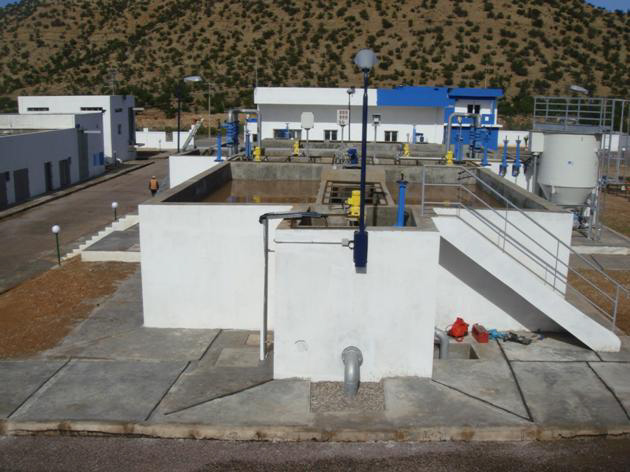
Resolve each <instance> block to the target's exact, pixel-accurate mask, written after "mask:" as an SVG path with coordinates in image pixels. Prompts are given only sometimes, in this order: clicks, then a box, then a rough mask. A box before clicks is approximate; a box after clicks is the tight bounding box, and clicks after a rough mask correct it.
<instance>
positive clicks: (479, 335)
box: [472, 323, 488, 344]
mask: <svg viewBox="0 0 630 472" xmlns="http://www.w3.org/2000/svg"><path fill="white" fill-rule="evenodd" d="M472 335H473V337H474V338H475V339H476V340H477V342H478V343H482V344H485V343H487V342H488V331H487V330H486V328H484V327H483V325H480V324H479V323H475V324H474V325H473V327H472Z"/></svg>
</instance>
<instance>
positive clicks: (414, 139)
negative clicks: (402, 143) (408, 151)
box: [411, 125, 416, 144]
mask: <svg viewBox="0 0 630 472" xmlns="http://www.w3.org/2000/svg"><path fill="white" fill-rule="evenodd" d="M411 142H412V143H413V144H416V125H413V134H412V139H411Z"/></svg>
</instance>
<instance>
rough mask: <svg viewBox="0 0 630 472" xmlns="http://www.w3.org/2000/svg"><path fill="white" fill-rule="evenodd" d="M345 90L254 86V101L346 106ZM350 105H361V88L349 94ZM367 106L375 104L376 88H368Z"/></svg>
mask: <svg viewBox="0 0 630 472" xmlns="http://www.w3.org/2000/svg"><path fill="white" fill-rule="evenodd" d="M346 90H347V89H346V88H326V87H256V88H255V89H254V103H255V104H257V105H333V106H336V107H340V108H344V107H345V108H347V107H348V93H347V92H346ZM350 105H351V106H356V107H361V106H362V105H363V90H362V89H356V91H355V93H354V94H353V95H351V96H350ZM368 106H376V89H373V88H369V89H368ZM303 111H306V110H303ZM263 119H266V118H263Z"/></svg>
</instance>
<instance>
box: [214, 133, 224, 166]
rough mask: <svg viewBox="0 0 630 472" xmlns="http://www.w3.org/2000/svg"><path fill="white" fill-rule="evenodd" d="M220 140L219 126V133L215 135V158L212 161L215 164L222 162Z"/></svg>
mask: <svg viewBox="0 0 630 472" xmlns="http://www.w3.org/2000/svg"><path fill="white" fill-rule="evenodd" d="M221 140H222V137H221V126H219V132H218V133H217V158H216V159H215V160H214V161H215V162H221V161H223V159H221V152H222V150H221V145H222V143H221Z"/></svg>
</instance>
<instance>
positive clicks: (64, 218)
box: [0, 159, 168, 293]
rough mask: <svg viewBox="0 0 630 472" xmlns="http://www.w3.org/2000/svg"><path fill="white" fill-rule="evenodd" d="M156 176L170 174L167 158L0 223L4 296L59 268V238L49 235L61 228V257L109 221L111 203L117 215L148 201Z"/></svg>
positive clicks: (0, 285) (0, 282)
mask: <svg viewBox="0 0 630 472" xmlns="http://www.w3.org/2000/svg"><path fill="white" fill-rule="evenodd" d="M152 175H155V176H156V177H158V179H163V178H164V177H165V176H167V175H168V160H166V159H158V160H155V162H154V163H153V164H152V165H149V166H146V167H143V168H140V169H138V170H135V171H133V172H130V173H127V174H125V175H120V176H118V177H116V178H114V179H110V180H106V181H104V182H102V183H100V184H98V185H94V186H91V187H89V188H86V189H83V190H80V191H78V192H74V193H72V194H70V195H67V196H65V197H63V198H60V199H57V200H54V201H50V202H48V203H46V204H44V205H41V206H38V207H35V208H31V209H29V210H26V211H24V212H22V213H19V214H17V215H15V216H12V217H9V218H5V219H3V220H1V221H0V247H1V248H2V251H1V255H0V293H2V292H4V291H6V290H8V289H10V288H12V287H14V286H15V285H17V284H19V283H20V282H22V281H24V280H26V279H28V278H31V277H33V276H34V275H37V274H39V273H41V272H43V271H45V270H47V269H49V268H50V267H52V266H53V265H54V264H56V254H55V240H54V237H53V235H52V233H51V231H50V228H51V226H52V225H54V224H58V225H60V226H61V233H60V240H61V245H62V254H66V253H68V252H70V251H71V250H72V249H73V248H74V247H75V246H78V244H79V243H80V242H81V241H82V239H85V238H86V237H89V236H91V235H92V234H94V233H96V232H97V231H99V230H100V229H102V228H103V227H104V226H106V225H108V224H109V223H111V221H112V218H113V214H112V209H111V203H112V201H117V202H118V205H119V207H118V214H119V215H124V214H126V213H130V212H136V211H137V207H138V204H139V203H142V202H143V201H145V200H147V199H148V198H150V196H151V194H150V193H149V190H148V184H149V179H150V178H151V176H152Z"/></svg>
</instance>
